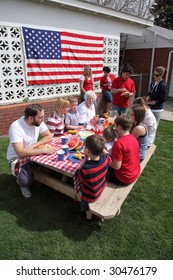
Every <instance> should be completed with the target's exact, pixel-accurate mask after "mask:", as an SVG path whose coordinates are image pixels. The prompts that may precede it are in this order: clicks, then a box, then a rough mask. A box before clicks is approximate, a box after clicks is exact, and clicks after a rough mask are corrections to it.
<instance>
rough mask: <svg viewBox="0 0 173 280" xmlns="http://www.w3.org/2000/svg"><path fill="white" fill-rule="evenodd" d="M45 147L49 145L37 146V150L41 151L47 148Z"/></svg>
mask: <svg viewBox="0 0 173 280" xmlns="http://www.w3.org/2000/svg"><path fill="white" fill-rule="evenodd" d="M47 147H49V145H47V144H42V145H40V146H38V147H37V149H43V148H47Z"/></svg>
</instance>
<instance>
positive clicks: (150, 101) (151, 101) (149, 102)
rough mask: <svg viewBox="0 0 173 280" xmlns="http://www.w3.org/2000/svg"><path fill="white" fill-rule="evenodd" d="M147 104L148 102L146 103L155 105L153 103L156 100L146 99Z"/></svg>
mask: <svg viewBox="0 0 173 280" xmlns="http://www.w3.org/2000/svg"><path fill="white" fill-rule="evenodd" d="M147 104H148V105H155V104H156V101H155V100H148V101H147Z"/></svg>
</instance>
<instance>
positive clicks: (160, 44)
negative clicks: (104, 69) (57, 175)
mask: <svg viewBox="0 0 173 280" xmlns="http://www.w3.org/2000/svg"><path fill="white" fill-rule="evenodd" d="M121 59H122V60H123V61H122V63H130V65H131V66H132V67H133V69H134V72H135V74H138V76H136V77H134V79H135V82H136V85H137V88H138V84H139V79H140V77H141V85H140V90H139V91H140V92H138V95H143V94H145V93H146V92H147V91H148V87H149V84H150V82H151V81H152V77H153V69H154V68H155V67H157V66H159V65H161V66H164V67H165V68H167V71H168V72H167V76H166V81H167V83H168V90H169V92H168V96H169V97H173V31H171V30H168V29H165V28H162V27H158V26H153V27H149V28H147V29H145V30H144V31H143V34H142V36H140V37H139V36H131V35H127V34H124V35H123V36H122V37H121Z"/></svg>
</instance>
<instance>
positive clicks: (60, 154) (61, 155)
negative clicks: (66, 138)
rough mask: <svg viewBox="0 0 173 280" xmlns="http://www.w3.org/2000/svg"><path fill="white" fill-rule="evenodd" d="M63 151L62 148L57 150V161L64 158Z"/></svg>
mask: <svg viewBox="0 0 173 280" xmlns="http://www.w3.org/2000/svg"><path fill="white" fill-rule="evenodd" d="M64 155H65V152H64V151H63V150H60V151H58V161H63V160H64Z"/></svg>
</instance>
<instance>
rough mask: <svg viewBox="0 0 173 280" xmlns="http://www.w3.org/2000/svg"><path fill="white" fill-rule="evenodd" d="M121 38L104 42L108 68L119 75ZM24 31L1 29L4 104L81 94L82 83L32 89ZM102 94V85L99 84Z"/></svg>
mask: <svg viewBox="0 0 173 280" xmlns="http://www.w3.org/2000/svg"><path fill="white" fill-rule="evenodd" d="M119 44H120V40H119V37H116V38H105V39H104V62H103V65H104V66H109V67H110V68H111V71H112V73H114V74H116V75H117V73H118V65H119ZM22 48H23V46H22V40H21V29H20V28H19V27H14V26H11V27H10V26H0V77H1V78H0V104H11V103H17V102H23V101H25V100H27V99H29V100H39V99H42V100H43V99H48V98H57V97H59V96H64V95H70V94H79V93H80V90H79V83H70V84H56V85H41V86H28V85H27V84H26V79H25V67H24V56H23V49H22ZM95 89H96V91H99V90H100V85H99V82H96V83H95Z"/></svg>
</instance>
